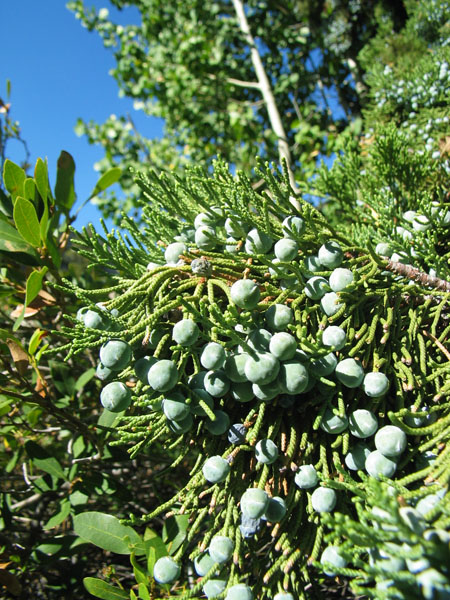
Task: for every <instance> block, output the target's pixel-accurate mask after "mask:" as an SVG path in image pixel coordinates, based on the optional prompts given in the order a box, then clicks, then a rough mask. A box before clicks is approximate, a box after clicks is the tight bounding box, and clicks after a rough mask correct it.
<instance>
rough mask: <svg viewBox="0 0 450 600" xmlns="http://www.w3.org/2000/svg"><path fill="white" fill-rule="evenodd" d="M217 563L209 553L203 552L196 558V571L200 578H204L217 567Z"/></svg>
mask: <svg viewBox="0 0 450 600" xmlns="http://www.w3.org/2000/svg"><path fill="white" fill-rule="evenodd" d="M215 564H216V563H215V561H214V560H213V559H212V558H211V557H210V555H209V552H202V553H201V554H199V555H198V556H196V557H195V558H194V569H195V572H196V573H197V575H198V576H199V577H203V576H204V575H206V573H208V571H210V570H211V569H212V568H213V566H214V565H215Z"/></svg>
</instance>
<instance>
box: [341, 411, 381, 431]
mask: <svg viewBox="0 0 450 600" xmlns="http://www.w3.org/2000/svg"><path fill="white" fill-rule="evenodd" d="M348 424H349V429H350V433H351V434H352V435H354V436H355V437H358V438H367V437H371V436H372V435H374V433H375V432H376V430H377V429H378V420H377V418H376V416H375V415H374V414H373V412H372V411H370V410H366V409H365V408H358V409H357V410H354V411H353V412H352V413H351V415H350V418H349V422H348Z"/></svg>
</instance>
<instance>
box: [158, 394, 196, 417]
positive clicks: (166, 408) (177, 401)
mask: <svg viewBox="0 0 450 600" xmlns="http://www.w3.org/2000/svg"><path fill="white" fill-rule="evenodd" d="M162 409H163V412H164V414H165V415H166V417H167V418H168V419H170V420H171V421H183V420H184V419H185V418H186V417H187V416H188V415H189V413H190V412H191V409H190V406H189V404H186V402H185V399H184V397H183V396H182V394H180V393H179V392H171V393H170V394H167V395H166V396H165V397H164V400H163V401H162Z"/></svg>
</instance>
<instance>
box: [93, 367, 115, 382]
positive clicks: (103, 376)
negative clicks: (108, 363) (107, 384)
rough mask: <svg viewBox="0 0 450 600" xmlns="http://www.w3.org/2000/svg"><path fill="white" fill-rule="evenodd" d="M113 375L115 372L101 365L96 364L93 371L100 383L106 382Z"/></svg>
mask: <svg viewBox="0 0 450 600" xmlns="http://www.w3.org/2000/svg"><path fill="white" fill-rule="evenodd" d="M114 373H115V371H113V370H112V369H108V367H105V365H102V363H98V365H97V369H96V370H95V375H96V377H98V378H99V379H100V381H106V380H107V379H109V377H112V375H113V374H114Z"/></svg>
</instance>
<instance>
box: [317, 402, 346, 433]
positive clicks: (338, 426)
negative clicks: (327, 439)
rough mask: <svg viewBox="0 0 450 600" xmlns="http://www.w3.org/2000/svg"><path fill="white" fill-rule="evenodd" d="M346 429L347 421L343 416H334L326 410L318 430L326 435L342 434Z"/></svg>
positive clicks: (330, 411)
mask: <svg viewBox="0 0 450 600" xmlns="http://www.w3.org/2000/svg"><path fill="white" fill-rule="evenodd" d="M347 427H348V419H347V417H346V416H345V415H344V416H339V415H336V414H334V412H333V411H332V410H331V409H330V408H327V409H326V411H325V413H324V415H323V417H322V421H321V422H320V428H321V429H323V430H324V431H326V432H327V433H333V434H336V435H337V434H338V433H342V432H343V431H344V430H345V429H347Z"/></svg>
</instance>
